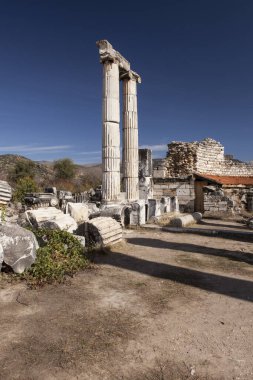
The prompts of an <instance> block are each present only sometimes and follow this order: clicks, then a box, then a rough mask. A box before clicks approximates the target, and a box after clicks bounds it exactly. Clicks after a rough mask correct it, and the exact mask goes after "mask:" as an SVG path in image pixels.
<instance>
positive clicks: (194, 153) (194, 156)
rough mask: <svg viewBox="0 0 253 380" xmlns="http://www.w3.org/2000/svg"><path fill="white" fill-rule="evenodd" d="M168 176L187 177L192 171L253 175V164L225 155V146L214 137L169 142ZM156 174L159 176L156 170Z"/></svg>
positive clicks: (228, 174)
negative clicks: (198, 140) (193, 140)
mask: <svg viewBox="0 0 253 380" xmlns="http://www.w3.org/2000/svg"><path fill="white" fill-rule="evenodd" d="M165 167H166V170H167V173H166V177H186V176H189V175H191V174H192V173H206V174H213V175H223V176H253V165H252V164H247V163H245V162H241V161H238V160H235V159H231V156H230V157H229V156H225V155H224V147H223V146H222V145H221V144H220V143H219V142H218V141H215V140H213V139H210V138H207V139H204V140H202V141H200V142H197V141H195V142H191V143H187V142H175V141H173V142H172V143H171V144H168V153H167V159H166V161H165ZM154 176H155V177H158V176H157V175H156V173H155V170H154Z"/></svg>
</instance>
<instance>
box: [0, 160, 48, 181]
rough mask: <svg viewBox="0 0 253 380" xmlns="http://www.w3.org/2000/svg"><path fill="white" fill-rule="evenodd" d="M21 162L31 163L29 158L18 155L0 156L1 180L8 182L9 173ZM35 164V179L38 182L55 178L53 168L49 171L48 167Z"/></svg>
mask: <svg viewBox="0 0 253 380" xmlns="http://www.w3.org/2000/svg"><path fill="white" fill-rule="evenodd" d="M20 161H30V162H32V160H30V159H29V158H26V157H23V156H18V155H16V154H3V155H0V179H1V180H4V181H7V180H8V175H9V173H10V172H11V171H12V170H13V169H14V168H15V165H16V164H17V163H18V162H20ZM34 164H35V173H36V174H35V178H36V179H37V180H38V182H42V181H43V180H46V179H47V178H50V179H51V178H52V176H53V170H52V168H51V169H49V168H48V167H46V166H44V165H42V164H40V163H37V162H35V161H34Z"/></svg>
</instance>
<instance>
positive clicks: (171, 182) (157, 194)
mask: <svg viewBox="0 0 253 380" xmlns="http://www.w3.org/2000/svg"><path fill="white" fill-rule="evenodd" d="M153 196H154V198H155V199H161V198H162V197H175V196H176V197H177V199H178V202H179V208H180V211H182V212H194V199H195V191H194V180H193V179H192V178H188V179H186V178H185V179H183V180H180V179H177V178H173V179H171V178H169V179H166V178H165V179H161V178H160V179H155V178H154V187H153Z"/></svg>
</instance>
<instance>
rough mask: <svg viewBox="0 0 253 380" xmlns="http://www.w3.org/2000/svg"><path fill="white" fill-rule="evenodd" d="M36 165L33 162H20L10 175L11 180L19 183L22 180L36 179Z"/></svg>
mask: <svg viewBox="0 0 253 380" xmlns="http://www.w3.org/2000/svg"><path fill="white" fill-rule="evenodd" d="M34 175H35V163H34V162H33V161H19V162H17V163H16V165H15V167H14V168H13V169H12V170H11V172H10V173H9V180H10V181H11V182H14V183H17V182H18V181H19V180H20V179H22V178H27V177H29V178H34Z"/></svg>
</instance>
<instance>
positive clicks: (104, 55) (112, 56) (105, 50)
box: [96, 40, 130, 71]
mask: <svg viewBox="0 0 253 380" xmlns="http://www.w3.org/2000/svg"><path fill="white" fill-rule="evenodd" d="M96 45H97V46H98V48H99V55H100V62H101V63H104V62H106V61H112V62H115V63H117V64H118V65H119V67H120V69H122V70H124V71H128V70H130V63H129V62H128V61H127V60H126V58H124V57H123V55H121V54H120V53H119V52H118V51H117V50H115V49H113V47H112V45H111V44H110V42H109V41H107V40H99V41H97V42H96Z"/></svg>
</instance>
